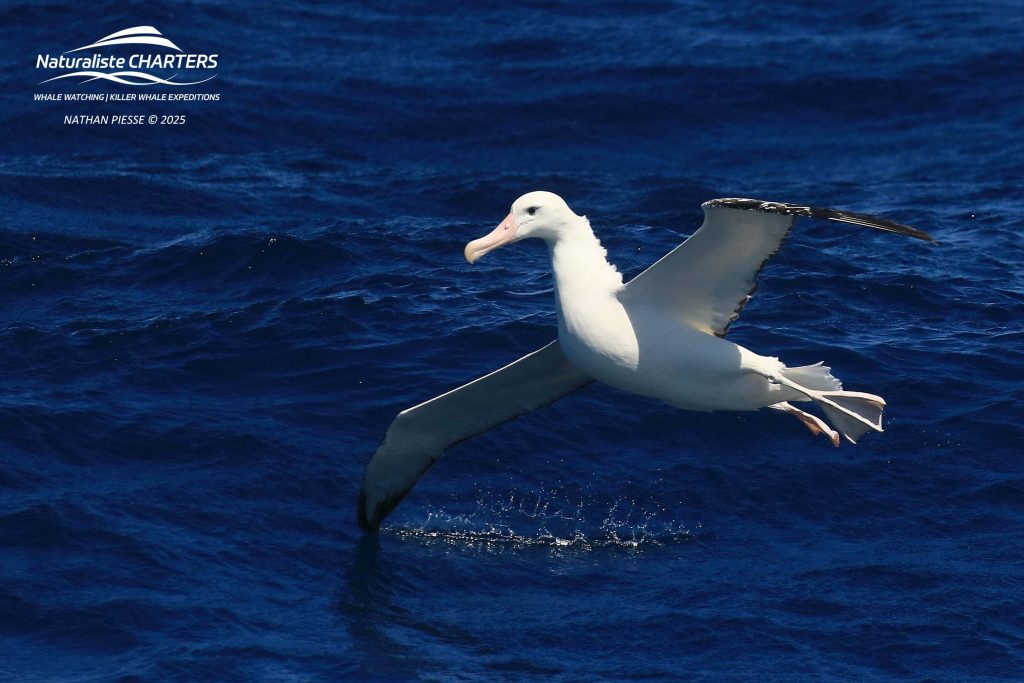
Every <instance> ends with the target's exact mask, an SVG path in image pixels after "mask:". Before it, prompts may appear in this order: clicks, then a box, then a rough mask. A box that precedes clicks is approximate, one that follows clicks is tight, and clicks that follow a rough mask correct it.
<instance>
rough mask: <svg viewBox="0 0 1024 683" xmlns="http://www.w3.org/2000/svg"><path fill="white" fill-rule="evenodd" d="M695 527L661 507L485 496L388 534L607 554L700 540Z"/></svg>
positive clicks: (545, 494) (547, 496)
mask: <svg viewBox="0 0 1024 683" xmlns="http://www.w3.org/2000/svg"><path fill="white" fill-rule="evenodd" d="M700 532H701V525H700V523H696V524H694V525H693V526H692V527H691V526H688V525H686V524H685V523H683V522H680V521H678V520H676V519H674V518H673V516H672V511H671V510H669V509H668V508H667V507H665V506H664V505H663V504H661V503H659V502H657V501H647V502H639V501H638V500H637V499H636V498H635V497H633V498H618V499H616V500H614V501H612V502H610V503H609V502H608V500H607V499H604V500H588V499H586V498H583V497H580V498H570V497H567V496H565V495H563V494H559V493H558V492H555V491H541V492H539V493H528V494H521V493H517V492H515V491H512V492H510V493H509V494H508V496H507V498H506V497H501V498H499V497H497V496H495V495H484V496H481V497H480V498H479V499H477V501H476V509H474V510H472V511H470V512H464V513H462V512H452V511H449V510H447V509H445V508H439V509H436V510H430V511H428V513H427V518H426V520H424V521H423V522H422V523H420V524H408V525H403V526H399V527H396V528H394V529H392V530H391V532H390V533H393V534H394V535H396V536H398V537H400V538H403V539H411V540H416V541H421V542H425V543H442V544H447V545H457V546H475V547H479V548H484V549H491V550H497V549H501V548H509V547H511V548H529V547H548V548H560V549H561V548H570V549H573V550H583V551H593V550H600V549H604V548H621V549H628V550H641V549H643V548H650V547H657V546H664V545H669V544H673V543H681V542H686V541H693V540H696V538H697V537H698V534H699V533H700Z"/></svg>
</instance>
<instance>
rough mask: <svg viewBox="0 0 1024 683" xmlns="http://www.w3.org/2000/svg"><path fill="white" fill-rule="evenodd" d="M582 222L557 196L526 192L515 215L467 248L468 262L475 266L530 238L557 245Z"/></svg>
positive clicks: (515, 207) (509, 216) (512, 213)
mask: <svg viewBox="0 0 1024 683" xmlns="http://www.w3.org/2000/svg"><path fill="white" fill-rule="evenodd" d="M580 219H581V217H580V216H577V215H576V214H574V213H573V212H572V209H570V208H569V205H568V204H566V203H565V200H564V199H562V198H561V197H559V196H558V195H557V194H554V193H552V192H527V193H526V194H524V195H523V196H522V197H520V198H519V199H517V200H516V201H515V202H513V204H512V211H510V212H509V214H508V215H507V216H505V220H503V221H502V222H501V223H499V224H498V227H496V228H495V229H494V230H492V231H491V232H490V234H488V235H485V236H484V237H481V238H480V239H477V240H473V241H472V242H470V243H469V244H467V245H466V250H465V252H464V253H465V256H466V260H467V261H469V262H470V263H475V262H476V261H477V259H479V258H480V257H481V256H483V255H484V254H487V253H489V252H492V251H494V250H495V249H497V248H498V247H500V246H502V245H503V244H508V243H509V242H518V241H519V240H522V239H526V238H527V237H539V238H540V239H542V240H544V241H545V242H549V243H550V242H554V241H555V240H557V239H558V237H559V236H560V235H561V234H563V233H564V232H565V231H566V230H567V229H568V228H570V227H571V226H573V225H576V224H577V223H578V222H579V221H580Z"/></svg>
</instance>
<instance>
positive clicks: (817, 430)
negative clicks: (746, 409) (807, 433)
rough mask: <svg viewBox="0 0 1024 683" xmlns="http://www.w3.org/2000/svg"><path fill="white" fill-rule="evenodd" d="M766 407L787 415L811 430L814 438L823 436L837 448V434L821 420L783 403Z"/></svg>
mask: <svg viewBox="0 0 1024 683" xmlns="http://www.w3.org/2000/svg"><path fill="white" fill-rule="evenodd" d="M768 407H769V408H772V409H774V410H781V411H782V412H784V413H789V414H790V415H792V416H793V417H795V418H796V419H798V420H800V422H802V423H803V424H804V426H805V427H807V428H808V429H809V430H811V434H814V435H815V436H817V435H818V434H824V435H825V436H827V437H828V438H829V440H830V441H831V442H832V445H833V446H835V447H837V448H838V447H839V432H837V431H836V430H834V429H832V428H831V427H829V426H828V425H827V424H825V422H824V421H823V420H822V419H821V418H819V417H817V416H815V415H811V414H810V413H805V412H804V411H802V410H800V409H799V408H796V407H794V406H792V405H790V404H789V403H787V402H785V401H783V402H782V403H775V404H773V405H770V406H768Z"/></svg>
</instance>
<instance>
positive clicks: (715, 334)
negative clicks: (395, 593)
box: [358, 192, 931, 531]
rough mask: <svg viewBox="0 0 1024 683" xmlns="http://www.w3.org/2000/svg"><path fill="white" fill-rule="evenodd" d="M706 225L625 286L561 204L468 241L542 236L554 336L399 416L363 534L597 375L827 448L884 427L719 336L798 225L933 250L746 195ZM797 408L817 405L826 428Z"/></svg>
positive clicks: (709, 211) (827, 387)
mask: <svg viewBox="0 0 1024 683" xmlns="http://www.w3.org/2000/svg"><path fill="white" fill-rule="evenodd" d="M703 208H704V212H705V221H704V224H703V225H702V226H701V228H700V229H699V230H698V231H697V232H696V233H694V234H693V235H692V236H691V237H690V238H689V239H687V240H686V241H685V242H683V244H681V245H680V246H679V247H677V248H676V249H674V250H673V251H671V252H670V253H669V254H667V255H666V256H665V257H664V258H662V259H661V260H659V261H658V262H657V263H655V264H654V265H653V266H651V267H650V268H648V269H647V270H646V271H644V272H643V273H641V274H640V275H638V276H637V277H635V278H634V279H633V280H631V281H630V282H628V283H623V281H622V276H621V275H620V274H619V272H618V270H616V268H615V267H614V266H612V265H611V264H610V263H609V262H608V260H607V257H606V252H605V250H604V248H603V247H602V246H601V243H600V241H598V239H597V237H596V236H595V235H594V232H593V230H592V229H591V227H590V223H589V221H588V220H587V219H586V218H585V217H583V216H578V215H576V214H575V213H573V211H572V210H571V209H570V208H569V207H568V205H567V204H566V203H565V201H564V200H562V198H561V197H559V196H557V195H554V194H551V193H550V192H530V193H528V194H525V195H523V196H522V197H520V198H519V199H517V200H516V201H515V203H514V204H513V205H512V211H511V212H510V213H509V215H508V216H507V217H506V218H505V219H504V220H503V221H502V222H501V223H500V224H499V225H498V227H497V228H495V229H494V230H493V231H492V232H491V233H490V234H488V235H487V236H485V237H482V238H480V239H478V240H474V241H472V242H470V243H469V244H467V245H466V248H465V256H466V259H467V260H468V261H469V262H470V263H474V262H475V261H476V260H477V259H479V258H480V257H482V256H483V255H484V254H487V253H488V252H490V251H493V250H494V249H497V248H498V247H500V246H502V245H504V244H507V243H510V242H515V241H519V240H521V239H526V238H531V237H535V238H539V239H541V240H543V241H544V242H545V243H546V244H547V246H548V251H549V253H550V255H551V266H552V270H553V272H554V281H555V305H556V309H557V313H558V340H557V341H554V342H552V343H550V344H548V345H547V346H545V347H544V348H542V349H540V350H538V351H535V352H533V353H531V354H529V355H527V356H524V357H523V358H521V359H519V360H518V361H515V362H514V363H512V364H510V365H507V366H505V367H503V368H501V369H499V370H496V371H495V372H492V373H491V374H489V375H486V376H484V377H482V378H480V379H478V380H475V381H473V382H470V383H469V384H467V385H464V386H462V387H459V388H457V389H454V390H452V391H450V392H448V393H446V394H443V395H441V396H438V397H437V398H434V399H431V400H430V401H427V402H425V403H422V404H420V405H418V406H414V407H413V408H409V409H408V410H405V411H402V412H401V413H400V414H399V415H398V417H396V418H395V421H394V422H393V423H392V424H391V426H390V427H389V428H388V432H387V434H386V436H385V439H384V443H383V444H382V445H381V447H380V448H379V449H378V450H377V453H376V454H375V455H374V457H373V459H372V460H371V461H370V463H369V465H367V469H366V474H365V476H364V479H363V488H362V491H361V493H360V496H359V504H358V519H359V523H360V525H361V526H362V527H363V528H364V529H366V530H368V531H373V530H376V529H377V528H378V527H379V526H380V523H381V521H382V520H383V519H384V517H385V516H387V514H388V513H390V511H391V510H392V509H394V507H395V506H396V505H397V504H398V503H399V502H400V501H401V499H402V498H403V497H404V496H405V494H406V493H408V491H409V490H410V489H411V488H412V486H413V484H415V482H416V480H417V479H418V478H419V477H420V475H422V474H423V472H425V471H426V470H427V469H428V468H429V467H430V465H432V464H433V463H434V462H435V461H436V460H437V459H438V458H440V456H441V455H442V454H443V452H444V450H446V449H447V448H448V447H450V446H452V445H454V444H455V443H458V442H460V441H463V440H465V439H467V438H469V437H471V436H474V435H476V434H480V433H482V432H484V431H487V430H488V429H490V428H492V427H494V426H496V425H498V424H501V423H503V422H506V421H508V420H511V419H513V418H515V417H517V416H519V415H522V414H523V413H526V412H529V411H531V410H534V409H536V408H539V407H541V406H543V405H546V404H548V403H551V402H552V401H555V400H557V399H558V398H560V397H562V396H564V395H565V394H568V393H571V392H572V391H575V390H576V389H579V388H580V387H582V386H585V385H586V384H589V383H590V382H591V381H594V380H597V381H599V382H601V383H604V384H608V385H611V386H614V387H617V388H619V389H623V390H625V391H629V392H631V393H635V394H639V395H642V396H648V397H651V398H655V399H659V400H661V401H664V402H665V403H668V404H669V405H672V406H675V407H677V408H682V409H686V410H703V411H708V410H758V409H760V408H772V409H775V410H779V411H782V412H786V413H789V414H791V415H793V416H794V417H796V418H797V419H799V420H800V421H801V422H802V423H803V424H804V425H805V426H806V427H807V428H808V429H809V430H810V431H811V432H812V433H813V434H824V435H825V436H826V437H827V438H828V439H829V441H831V443H832V444H833V445H835V446H838V445H839V444H840V437H841V436H842V437H844V438H845V439H846V440H847V441H849V442H850V443H856V441H857V439H859V438H860V437H861V436H862V435H864V434H865V433H866V432H868V431H878V432H880V431H882V422H881V417H882V410H883V408H884V406H885V401H884V400H883V399H882V398H881V397H879V396H875V395H873V394H867V393H861V392H852V391H843V389H842V384H841V383H840V381H839V380H838V379H836V378H835V377H833V376H832V374H831V372H830V369H829V368H828V367H826V366H824V365H822V364H821V363H818V364H816V365H809V366H801V367H788V366H786V365H785V364H784V363H783V362H781V361H780V360H779V359H778V358H774V357H771V356H762V355H759V354H757V353H754V352H753V351H750V350H748V349H746V348H744V347H742V346H740V345H738V344H733V343H732V342H730V341H727V340H726V339H725V335H726V332H727V330H728V327H729V324H730V323H731V322H732V321H733V320H735V319H736V318H737V317H738V316H739V313H740V310H741V309H742V308H743V306H744V305H745V304H746V302H747V301H748V300H749V299H750V297H751V295H752V293H753V290H754V288H755V285H756V280H757V276H758V274H759V273H760V271H761V269H762V268H763V266H764V264H765V263H766V262H767V261H768V260H769V259H770V258H771V257H772V256H773V255H774V254H775V252H776V251H777V250H778V248H779V247H780V246H781V244H782V242H783V241H784V240H785V238H786V236H787V235H788V234H789V231H790V229H791V227H792V226H793V223H794V222H795V220H796V218H798V217H800V216H810V217H816V218H824V219H827V220H833V221H840V222H845V223H853V224H857V225H863V226H867V227H872V228H876V229H879V230H885V231H888V232H895V233H900V234H905V235H909V236H912V237H917V238H919V239H924V240H928V241H931V237H930V236H928V235H927V234H926V233H924V232H921V231H919V230H915V229H914V228H910V227H907V226H904V225H900V224H898V223H893V222H891V221H887V220H883V219H879V218H874V217H871V216H865V215H863V214H854V213H849V212H842V211H836V210H833V209H822V208H817V207H809V206H797V205H792V204H783V203H778V202H762V201H759V200H752V199H715V200H711V201H709V202H706V203H705V204H704V205H703ZM791 402H805V403H808V402H810V403H813V404H815V405H817V406H818V407H819V408H820V409H821V410H822V411H823V412H824V414H825V417H826V418H827V419H828V421H829V422H830V423H831V425H832V426H830V425H829V424H827V423H826V422H825V421H824V420H822V419H821V418H819V417H817V416H815V415H813V414H810V413H807V412H804V411H803V410H800V409H798V408H796V407H795V406H793V405H792V403H791Z"/></svg>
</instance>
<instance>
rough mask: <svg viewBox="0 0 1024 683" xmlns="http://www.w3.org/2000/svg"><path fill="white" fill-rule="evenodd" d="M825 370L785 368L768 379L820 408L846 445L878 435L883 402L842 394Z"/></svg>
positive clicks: (855, 393) (869, 396)
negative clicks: (872, 432) (873, 434)
mask: <svg viewBox="0 0 1024 683" xmlns="http://www.w3.org/2000/svg"><path fill="white" fill-rule="evenodd" d="M829 370H830V368H828V367H827V366H824V365H822V364H821V363H817V364H816V365H805V366H802V367H798V368H785V369H784V370H783V371H782V375H781V376H778V375H776V376H772V377H769V378H768V379H769V381H773V382H777V383H779V384H782V385H783V386H787V387H789V388H791V389H794V390H795V391H797V392H799V393H801V394H803V395H804V396H806V397H807V398H808V399H810V400H812V401H814V402H815V403H817V404H818V405H819V406H821V408H822V410H824V411H825V417H827V418H828V421H829V422H831V423H832V425H833V426H834V427H835V428H836V429H837V430H838V431H839V433H840V434H842V435H843V436H844V437H846V440H847V441H849V442H850V443H857V439H859V438H860V437H862V436H864V434H866V433H867V432H869V431H875V432H880V431H882V411H883V410H884V409H885V399H883V398H882V397H881V396H875V395H874V394H865V393H862V392H859V391H843V390H842V388H843V385H842V383H841V382H840V381H839V380H838V379H836V378H835V377H833V376H832V374H831V372H830V371H829ZM812 431H813V430H812ZM834 443H836V445H838V443H837V442H834Z"/></svg>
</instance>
